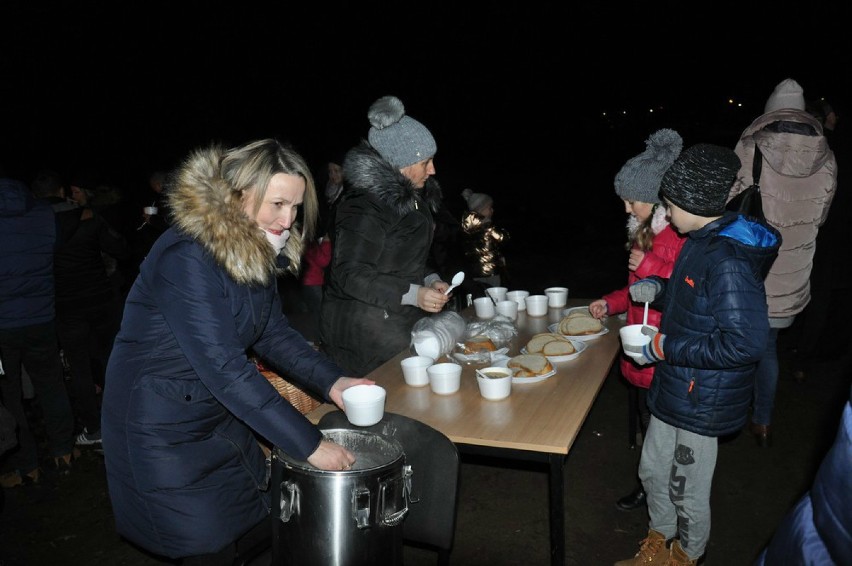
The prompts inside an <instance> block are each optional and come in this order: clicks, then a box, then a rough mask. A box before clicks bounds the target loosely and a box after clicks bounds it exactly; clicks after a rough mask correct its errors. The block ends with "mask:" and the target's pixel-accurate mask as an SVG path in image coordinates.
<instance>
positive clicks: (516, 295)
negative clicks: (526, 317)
mask: <svg viewBox="0 0 852 566" xmlns="http://www.w3.org/2000/svg"><path fill="white" fill-rule="evenodd" d="M529 296H530V292H529V291H509V292H508V293H506V298H507V299H509V300H512V301H515V302H516V303H518V310H519V311H525V310H527V303H526V301H525V300H524V299H526V298H527V297H529Z"/></svg>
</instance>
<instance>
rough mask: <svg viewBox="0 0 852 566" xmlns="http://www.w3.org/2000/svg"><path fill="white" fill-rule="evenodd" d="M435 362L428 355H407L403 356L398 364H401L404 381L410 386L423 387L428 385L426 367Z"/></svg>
mask: <svg viewBox="0 0 852 566" xmlns="http://www.w3.org/2000/svg"><path fill="white" fill-rule="evenodd" d="M434 363H435V360H433V359H432V358H430V357H429V356H409V357H408V358H403V360H402V361H401V362H399V365H400V366H402V377H403V378H404V379H405V383H407V384H408V385H410V386H412V387H423V386H425V385H429V374H428V373H426V368H428V367H429V366H431V365H432V364H434Z"/></svg>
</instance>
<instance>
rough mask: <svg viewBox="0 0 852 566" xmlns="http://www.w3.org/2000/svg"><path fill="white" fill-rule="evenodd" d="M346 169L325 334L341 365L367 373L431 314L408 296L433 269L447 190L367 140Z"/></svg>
mask: <svg viewBox="0 0 852 566" xmlns="http://www.w3.org/2000/svg"><path fill="white" fill-rule="evenodd" d="M343 175H344V185H345V188H344V190H343V194H342V196H341V197H340V201H339V202H338V204H337V206H336V208H335V215H334V227H333V229H332V233H333V236H332V242H333V248H334V251H333V257H332V260H331V265H330V268H329V272H328V277H327V281H326V288H325V296H324V298H323V306H322V319H321V339H322V342H323V344H324V347H325V349H326V352H327V353H328V354H329V355H330V356H331V357H332V358H333V359H334V361H335V362H337V364H338V365H340V366H341V367H343V368H345V369H347V370H349V372H351V374H350V375H359V376H363V375H365V374H367V373H369V372H370V371H371V370H373V369H374V368H376V367H378V366H379V365H381V364H382V363H384V362H385V361H387V360H389V359H390V358H392V357H393V356H395V355H397V354H398V353H399V352H401V351H402V350H403V349H404V348H406V347H408V346H409V344H410V342H411V328H412V327H413V326H414V323H415V322H417V320H419V319H420V318H422V317H423V316H427V315H426V314H425V313H424V312H423V311H421V310H420V309H419V308H417V307H414V306H408V305H403V304H402V297H403V295H405V294H406V293H408V291H409V289H410V286H411V285H423V284H424V278H425V277H426V276H427V275H428V273H427V267H426V264H427V258H428V255H429V248H430V246H431V244H432V238H433V232H434V225H435V222H434V218H433V214H434V213H435V212H436V211H437V210H438V206H439V205H440V202H441V189H440V187H439V185H438V183H437V182H436V181H435V180H434V179H432V178H430V179H428V180H427V181H426V184H425V186H424V187H423V188H422V189H415V188H414V186H413V185H412V183H411V182H410V181H409V180H408V178H406V177H405V176H404V175H402V174H401V173H400V172H399V170H398V169H396V168H394V167H393V166H392V165H391V164H390V163H388V162H387V161H385V160H384V159H382V157H381V156H380V155H379V154H378V153H377V152H376V151H375V150H374V149H372V148H371V147H370V146H369V144H367V143H366V142H362V143H361V144H360V145H358V146H357V147H355V148H353V149H352V150H350V151H349V153H347V155H346V158H345V159H344V162H343Z"/></svg>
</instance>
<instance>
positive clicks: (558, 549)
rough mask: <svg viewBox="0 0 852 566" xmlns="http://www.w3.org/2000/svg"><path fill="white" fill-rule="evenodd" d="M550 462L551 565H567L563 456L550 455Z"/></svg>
mask: <svg viewBox="0 0 852 566" xmlns="http://www.w3.org/2000/svg"><path fill="white" fill-rule="evenodd" d="M548 460H549V462H550V474H549V476H550V486H549V487H550V490H549V491H550V494H549V495H550V563H551V564H552V565H553V566H563V564H565V477H564V475H563V473H562V469H563V467H564V465H565V456H564V455H563V454H549V455H548Z"/></svg>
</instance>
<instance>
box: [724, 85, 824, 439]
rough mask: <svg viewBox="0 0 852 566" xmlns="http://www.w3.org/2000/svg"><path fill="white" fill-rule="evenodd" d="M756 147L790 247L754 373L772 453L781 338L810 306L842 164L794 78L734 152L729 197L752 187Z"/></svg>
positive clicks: (766, 203)
mask: <svg viewBox="0 0 852 566" xmlns="http://www.w3.org/2000/svg"><path fill="white" fill-rule="evenodd" d="M755 148H759V149H760V152H759V154H758V158H761V159H762V160H763V165H762V167H761V172H760V182H759V184H760V194H761V200H762V202H763V213H764V216H765V217H766V221H767V222H768V223H769V224H770V225H771V226H772V227H774V228H776V229H777V230H778V231H779V232H780V233H781V238H782V240H783V241H782V243H781V249H780V251H779V252H778V259H777V260H775V263H774V264H773V266H772V269H770V270H769V275H767V277H766V300H767V302H768V303H769V326H770V327H771V330H770V333H769V336H768V338H767V343H766V350H765V353H764V355H763V358H762V359H761V360H760V364H758V367H757V372H756V373H755V384H754V404H753V411H752V416H751V423H750V424H749V430H750V431H751V433H752V434H753V435H754V437H755V439H756V441H757V444H758V446H761V447H769V446H770V445H771V440H772V430H771V423H772V410H773V407H774V404H775V391H776V389H777V386H778V352H777V349H778V346H777V342H778V333H779V331H781V330H782V329H786V328H789V327H790V326H791V325H792V324H793V321H794V320H795V318H796V315H797V314H799V313H800V312H802V310H804V308H805V307H806V306H807V304H808V302H809V301H810V298H811V291H810V275H811V267H812V265H813V259H814V252H815V249H816V239H817V233H818V232H819V229H820V226H822V224H823V223H824V222H825V220H826V218H827V216H828V211H829V207H830V206H831V201H832V199H833V198H834V192H835V189H836V187H837V164H836V162H835V160H834V153H833V152H832V151H831V148H830V147H829V146H828V142H827V140H826V138H825V136H824V135H823V130H822V124H820V122H819V120H817V119H816V118H814V117H813V116H812V115H810V114H808V113H807V112H806V111H805V98H804V92H803V90H802V87H801V86H800V85H799V83H797V82H796V81H794V80H793V79H785V80H783V81H781V82H780V83H778V85H777V86H776V87H775V90H774V91H773V92H772V94H771V95H770V96H769V99H768V100H767V101H766V107H765V108H764V113H763V114H762V115H761V116H759V117H758V118H756V119H755V120H754V121H753V122H752V123H751V124H750V125H749V126H748V127H747V128H746V129H745V130H744V131H743V133H742V135H741V136H740V139H739V141H738V142H737V144H736V147H735V148H734V151H735V152H736V154H737V156H738V157H739V158H740V161H741V162H742V168H741V169H740V171H739V173H738V174H737V180H736V181H735V182H734V185H733V187H732V188H731V194H730V198H733V197H734V196H736V195H737V194H739V193H740V192H742V191H743V190H745V189H746V188H747V187H748V186H750V185H751V184H752V182H753V180H752V163H753V161H754V159H755V155H756V152H755Z"/></svg>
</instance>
